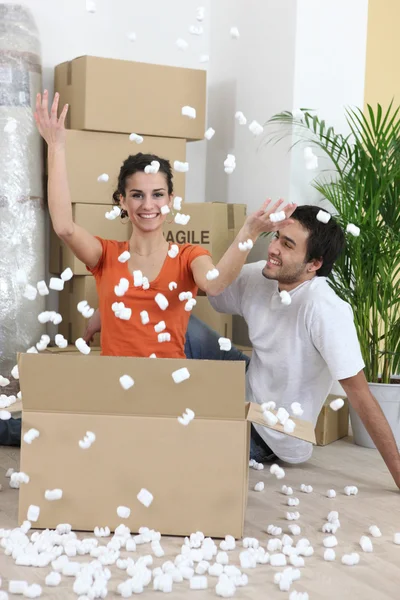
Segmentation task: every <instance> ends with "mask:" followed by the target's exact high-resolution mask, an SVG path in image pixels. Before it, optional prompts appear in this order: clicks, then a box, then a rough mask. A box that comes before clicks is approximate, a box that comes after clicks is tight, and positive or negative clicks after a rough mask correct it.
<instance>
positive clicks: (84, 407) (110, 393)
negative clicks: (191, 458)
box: [18, 352, 245, 420]
mask: <svg viewBox="0 0 400 600" xmlns="http://www.w3.org/2000/svg"><path fill="white" fill-rule="evenodd" d="M18 366H19V373H20V385H21V392H22V397H23V407H24V411H46V412H69V413H86V414H110V415H113V414H115V415H125V414H126V415H136V416H139V415H141V416H169V417H177V416H178V415H179V414H182V412H183V411H184V410H185V409H186V408H191V409H192V410H193V411H194V412H195V414H196V416H197V417H204V418H211V419H214V418H215V419H237V420H244V419H245V365H244V362H242V361H237V362H236V361H206V360H186V359H166V358H165V359H152V358H131V357H117V356H92V355H90V354H89V355H88V356H84V355H82V354H80V353H76V352H75V353H71V354H69V353H64V354H54V353H51V352H50V353H48V354H28V353H21V354H19V355H18ZM182 367H187V368H188V370H189V372H190V378H189V379H187V380H186V381H183V382H182V383H179V384H176V383H175V382H174V381H173V379H172V375H171V374H172V372H173V371H176V370H177V369H180V368H182ZM125 374H127V375H130V376H131V377H132V378H133V379H134V381H135V384H134V386H133V387H131V388H130V389H129V390H124V389H123V388H122V387H121V385H120V383H119V378H120V377H121V376H122V375H125Z"/></svg>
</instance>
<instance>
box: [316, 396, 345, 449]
mask: <svg viewBox="0 0 400 600" xmlns="http://www.w3.org/2000/svg"><path fill="white" fill-rule="evenodd" d="M336 398H343V400H344V406H343V408H341V409H340V410H338V411H334V410H332V409H331V408H330V406H329V404H330V403H331V402H332V400H335V399H336ZM347 435H349V404H348V400H347V398H346V397H345V396H337V395H336V396H335V395H332V394H329V396H328V397H327V399H326V400H325V403H324V405H323V407H322V409H321V412H320V414H319V417H318V421H317V425H316V427H315V438H316V440H317V445H318V446H326V445H327V444H331V443H332V442H336V440H340V439H341V438H343V437H346V436H347Z"/></svg>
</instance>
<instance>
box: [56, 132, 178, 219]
mask: <svg viewBox="0 0 400 600" xmlns="http://www.w3.org/2000/svg"><path fill="white" fill-rule="evenodd" d="M66 135H67V143H66V159H67V171H68V182H69V187H70V192H71V201H72V203H80V204H105V205H107V206H108V207H109V208H108V209H107V210H110V208H111V206H113V200H112V195H113V193H114V192H115V190H116V189H117V184H118V175H119V171H120V168H121V166H122V163H123V162H124V160H125V159H127V158H128V156H129V155H130V154H137V153H138V152H143V154H149V153H150V154H156V155H157V156H159V157H160V158H166V159H168V160H169V161H170V163H171V166H172V167H173V165H174V161H175V160H180V161H182V162H183V161H185V160H186V141H185V140H181V139H177V138H161V137H146V138H145V139H144V141H143V143H142V144H140V145H137V144H135V143H132V142H130V141H129V138H128V136H126V135H122V134H119V133H99V132H96V131H75V130H67V131H66ZM102 173H107V174H108V175H109V177H110V179H109V181H108V182H102V183H99V182H98V181H97V178H98V176H99V175H101V174H102ZM173 181H174V193H175V194H176V195H177V196H185V173H178V172H175V171H174V179H173Z"/></svg>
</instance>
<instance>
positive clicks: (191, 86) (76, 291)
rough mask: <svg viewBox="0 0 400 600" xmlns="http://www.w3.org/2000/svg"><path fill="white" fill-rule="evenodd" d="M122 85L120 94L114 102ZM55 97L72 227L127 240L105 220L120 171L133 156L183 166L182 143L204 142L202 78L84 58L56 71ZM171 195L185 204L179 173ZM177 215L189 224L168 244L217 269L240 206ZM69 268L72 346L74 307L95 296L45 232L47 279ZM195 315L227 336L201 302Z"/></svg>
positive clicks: (123, 227) (222, 322)
mask: <svg viewBox="0 0 400 600" xmlns="http://www.w3.org/2000/svg"><path fill="white" fill-rule="evenodd" d="M121 81H123V82H124V94H117V93H115V90H116V89H118V88H119V87H120V83H121ZM171 81H173V85H172V86H171ZM155 82H156V83H155ZM163 85H165V87H166V88H168V89H169V93H168V95H167V96H166V95H165V94H162V95H160V94H157V93H155V92H154V90H155V89H156V88H157V89H160V88H162V86H163ZM55 89H56V90H57V91H58V92H59V94H60V105H63V104H65V103H68V104H69V111H68V119H67V127H68V128H69V129H68V130H67V147H66V150H67V170H68V178H69V185H70V190H71V198H72V203H73V218H74V221H75V223H77V224H78V225H81V226H82V227H84V228H85V229H87V230H88V231H89V232H90V233H92V234H94V235H99V236H101V237H104V238H107V239H116V240H119V241H125V240H129V238H130V236H131V233H132V230H131V226H130V223H129V222H122V221H121V220H120V219H116V220H114V221H109V220H107V219H105V212H106V211H108V210H110V208H111V205H112V194H113V192H114V191H115V189H116V187H117V178H118V173H119V169H120V166H121V164H122V162H123V161H124V160H125V159H126V158H127V157H128V156H129V154H135V153H136V152H144V153H153V154H157V155H159V156H162V157H165V158H167V159H169V160H170V162H171V164H173V162H174V161H175V160H179V161H182V162H183V161H185V160H186V143H187V141H188V140H190V141H195V140H200V139H203V137H204V131H205V108H206V72H205V71H203V70H195V69H183V68H178V67H165V66H159V65H151V64H146V63H137V62H131V61H123V60H114V59H105V58H97V57H92V56H82V57H80V58H76V59H75V60H72V61H70V62H66V63H62V64H61V65H58V66H57V67H56V69H55ZM185 105H188V106H193V107H195V108H196V112H197V116H196V119H188V118H187V117H183V116H182V114H181V108H182V107H183V106H185ZM132 132H134V133H137V134H140V135H142V136H143V138H144V141H143V143H142V144H140V145H137V144H136V143H134V142H131V141H130V140H129V134H130V133H132ZM101 173H107V174H108V175H109V181H108V182H106V183H99V182H98V181H97V178H98V176H99V175H100V174H101ZM174 192H175V194H176V195H177V196H182V197H184V196H185V175H184V173H174ZM183 212H184V213H185V214H189V215H190V216H191V221H190V222H189V225H188V226H186V227H182V226H179V225H175V224H172V225H166V226H165V236H166V239H167V240H168V241H173V242H178V243H184V242H190V243H192V244H201V245H203V246H204V247H205V248H207V249H208V250H210V252H211V254H212V257H213V259H214V262H218V260H219V259H220V258H221V256H222V255H223V253H224V252H225V250H226V249H227V248H228V246H229V244H230V243H231V241H232V240H233V238H234V237H235V235H236V234H237V232H238V231H239V229H240V227H241V225H242V224H243V222H244V219H245V213H246V206H245V205H227V204H223V203H199V204H194V203H192V204H190V203H188V204H185V206H184V210H183ZM67 267H70V268H71V269H72V271H73V273H74V275H75V277H74V279H73V280H72V281H71V283H70V284H68V285H66V286H65V291H64V292H63V293H62V294H60V312H61V314H62V315H63V323H62V324H61V325H60V327H59V332H60V333H62V334H63V335H64V336H65V337H67V338H68V340H69V341H70V342H71V341H74V340H75V339H76V338H77V337H80V336H81V335H82V333H83V330H84V327H85V320H84V319H83V318H82V317H81V315H80V314H79V313H78V312H77V310H76V304H77V303H78V302H79V301H80V300H83V299H86V300H87V301H88V302H89V304H90V305H91V306H92V307H94V308H96V307H97V295H96V291H95V285H94V281H93V279H92V276H91V275H90V274H88V271H87V270H86V268H85V265H84V264H83V263H82V262H80V261H79V260H78V259H76V258H75V256H74V255H73V254H72V252H71V251H70V250H69V249H68V247H67V246H66V245H65V244H64V243H63V242H62V241H61V240H60V239H59V238H58V237H57V236H56V234H55V233H54V231H53V230H51V233H50V267H49V269H50V272H51V273H54V274H60V273H61V272H62V271H63V270H64V269H66V268H67ZM194 313H195V314H198V316H199V317H200V318H203V319H204V320H205V321H206V322H207V323H208V324H209V325H210V326H211V327H213V328H214V329H217V330H218V331H219V332H220V333H221V335H225V334H228V337H230V336H229V334H230V335H232V317H231V316H230V315H219V314H218V313H216V312H215V311H214V310H213V309H212V308H211V307H210V306H209V305H208V302H207V300H206V299H201V300H200V299H199V303H198V306H197V307H196V309H195V310H194ZM98 342H99V340H98V338H97V339H96V340H95V343H98Z"/></svg>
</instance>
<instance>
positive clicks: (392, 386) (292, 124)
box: [267, 103, 400, 448]
mask: <svg viewBox="0 0 400 600" xmlns="http://www.w3.org/2000/svg"><path fill="white" fill-rule="evenodd" d="M399 114H400V107H398V108H394V107H393V104H392V103H391V104H390V106H389V108H388V109H387V110H383V109H382V107H381V106H380V105H378V106H377V108H376V109H373V108H372V107H371V106H368V107H367V110H366V111H365V112H363V111H362V110H360V109H358V108H348V109H347V110H346V121H347V124H348V128H349V131H350V133H349V134H348V135H342V134H340V133H337V132H335V130H334V129H333V128H332V127H329V126H327V125H326V123H325V121H323V120H321V119H320V118H319V117H318V116H317V115H315V114H313V111H311V110H309V109H301V110H299V111H295V112H293V113H291V112H282V113H280V114H277V115H275V116H273V117H272V118H271V119H270V120H269V122H268V127H270V128H272V129H270V131H271V133H270V134H269V135H268V138H267V141H268V142H275V143H276V142H278V141H280V140H281V139H283V138H284V137H286V136H293V135H294V136H295V142H294V144H293V145H296V144H298V143H306V144H307V146H309V147H310V146H311V148H314V149H315V150H316V152H317V155H320V156H321V155H322V156H324V157H326V158H327V159H328V160H327V161H326V162H327V165H328V167H327V169H324V170H321V171H320V172H319V174H318V176H317V177H316V178H315V179H314V180H313V181H312V184H311V185H312V186H313V187H314V188H315V189H316V190H317V191H318V192H319V194H320V195H321V200H328V201H329V202H330V204H331V205H332V206H333V209H334V210H333V212H334V213H335V215H336V218H337V220H338V222H339V223H340V224H341V225H342V227H343V228H344V229H345V230H346V227H347V225H348V224H350V223H351V224H355V225H356V226H358V227H359V228H360V230H361V233H360V235H359V237H353V236H352V235H347V243H346V248H345V251H344V252H343V254H342V255H341V257H340V258H339V260H338V261H337V263H336V268H335V270H334V272H333V273H332V275H331V277H330V285H331V286H332V288H333V289H334V291H335V292H336V293H337V294H338V296H340V298H342V299H343V300H345V301H346V302H348V303H349V304H350V305H351V307H352V309H353V313H354V321H355V326H356V329H357V334H358V339H359V342H360V346H361V350H362V355H363V359H364V362H365V374H366V377H367V380H368V382H369V385H370V389H371V392H372V394H373V395H374V396H375V398H376V399H377V400H378V402H379V403H380V405H381V407H382V410H383V412H384V413H385V415H386V418H387V419H388V421H389V424H390V426H391V428H392V430H393V433H394V435H395V438H396V441H397V444H398V446H400V380H399V377H398V376H397V377H396V374H399V373H400V117H399ZM267 131H268V130H267ZM310 152H311V150H310V149H308V150H307V153H305V156H306V158H307V160H310ZM314 167H315V163H314ZM350 416H351V422H352V428H353V433H354V441H355V442H356V443H357V444H359V445H362V446H366V447H371V448H374V447H375V446H374V444H373V442H372V440H371V438H370V436H369V435H368V433H367V431H366V429H365V428H364V426H363V425H362V423H361V420H360V419H359V417H358V415H357V414H356V413H355V411H353V410H352V409H351V407H350Z"/></svg>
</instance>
